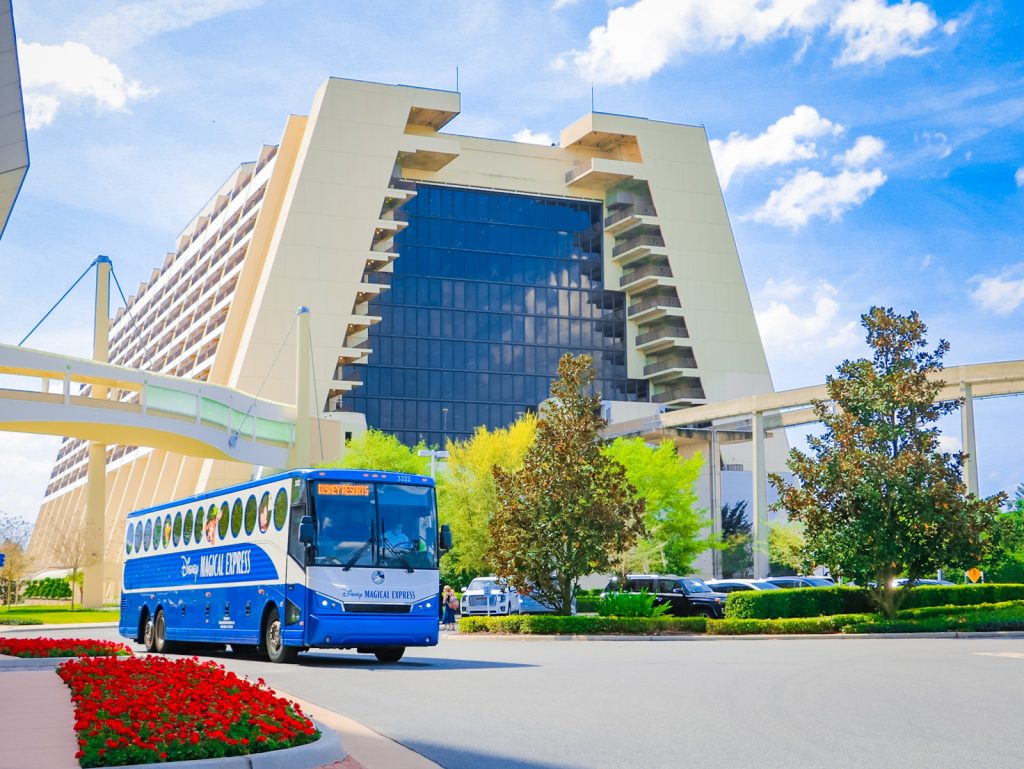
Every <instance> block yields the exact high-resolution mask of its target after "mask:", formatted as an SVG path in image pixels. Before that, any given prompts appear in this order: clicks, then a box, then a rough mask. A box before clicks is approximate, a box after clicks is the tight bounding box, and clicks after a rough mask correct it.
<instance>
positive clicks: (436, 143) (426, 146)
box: [396, 134, 462, 171]
mask: <svg viewBox="0 0 1024 769" xmlns="http://www.w3.org/2000/svg"><path fill="white" fill-rule="evenodd" d="M461 149H462V147H461V145H460V144H459V140H458V139H454V138H451V137H448V136H422V135H417V134H405V135H404V136H403V138H402V142H401V147H400V148H399V151H398V156H397V158H396V160H397V161H398V163H399V165H401V167H402V169H403V170H405V169H410V168H412V169H416V170H418V171H440V170H441V169H442V168H444V167H445V166H446V165H448V164H449V163H451V162H452V161H453V160H455V158H457V157H458V156H459V151H460V150H461Z"/></svg>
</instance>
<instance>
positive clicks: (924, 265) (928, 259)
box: [917, 254, 935, 272]
mask: <svg viewBox="0 0 1024 769" xmlns="http://www.w3.org/2000/svg"><path fill="white" fill-rule="evenodd" d="M934 261H935V255H934V254H925V255H924V259H922V260H921V266H920V267H918V268H917V271H918V272H924V271H925V270H927V269H928V268H929V267H931V266H932V262H934Z"/></svg>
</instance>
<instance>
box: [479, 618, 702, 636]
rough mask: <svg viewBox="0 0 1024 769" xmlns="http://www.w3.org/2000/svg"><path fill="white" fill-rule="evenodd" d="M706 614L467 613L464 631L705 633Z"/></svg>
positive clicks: (559, 633)
mask: <svg viewBox="0 0 1024 769" xmlns="http://www.w3.org/2000/svg"><path fill="white" fill-rule="evenodd" d="M713 622H714V621H712V622H708V620H707V619H706V618H705V617H581V616H579V615H577V616H575V617H563V616H558V615H554V614H538V615H519V616H517V615H512V616H511V617H463V618H462V619H460V620H459V630H460V631H461V632H463V633H510V634H517V635H665V634H668V633H703V632H704V631H705V628H706V627H707V626H708V625H710V624H713Z"/></svg>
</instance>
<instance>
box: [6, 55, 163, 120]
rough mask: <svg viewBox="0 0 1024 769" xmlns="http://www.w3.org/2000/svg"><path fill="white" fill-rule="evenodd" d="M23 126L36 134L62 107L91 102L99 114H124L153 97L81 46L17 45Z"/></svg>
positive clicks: (118, 70) (108, 61)
mask: <svg viewBox="0 0 1024 769" xmlns="http://www.w3.org/2000/svg"><path fill="white" fill-rule="evenodd" d="M18 57H19V59H20V63H21V82H22V87H23V89H24V93H25V123H26V125H27V127H28V129H29V130H30V131H31V130H35V129H38V128H42V127H43V126H47V125H49V124H50V123H52V122H53V121H54V119H55V118H56V117H57V113H58V112H59V111H60V108H61V107H62V106H63V105H65V104H67V103H69V102H71V103H75V104H78V103H92V104H93V105H95V106H96V107H98V108H100V109H101V110H111V111H123V110H125V109H127V105H128V103H129V102H130V101H133V100H135V99H141V98H145V97H147V96H150V95H152V94H153V93H154V91H153V90H150V89H146V88H143V87H142V85H141V84H140V83H139V82H138V81H136V80H129V79H127V78H126V77H125V76H124V73H122V72H121V69H120V68H119V67H118V66H117V65H116V64H114V63H113V62H112V61H110V60H109V59H107V58H105V57H103V56H100V55H98V54H96V53H94V52H93V51H92V49H90V48H89V47H88V46H87V45H85V44H83V43H76V42H73V41H68V42H66V43H62V44H61V45H43V44H41V43H25V42H24V41H19V43H18Z"/></svg>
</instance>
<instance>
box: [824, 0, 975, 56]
mask: <svg viewBox="0 0 1024 769" xmlns="http://www.w3.org/2000/svg"><path fill="white" fill-rule="evenodd" d="M938 26H939V20H938V19H937V18H936V16H935V13H934V12H933V11H932V9H931V8H930V7H929V6H928V5H927V4H926V3H921V2H907V1H906V0H904V2H900V3H897V4H895V5H889V4H888V2H883V0H853V1H852V2H848V3H844V4H843V6H842V9H841V10H840V11H839V14H838V15H837V16H836V18H835V20H834V21H833V22H832V26H831V31H832V34H834V35H840V36H842V38H843V40H844V42H845V43H846V47H845V48H844V49H843V52H842V53H841V54H840V56H839V59H838V60H837V61H836V63H837V64H839V65H844V64H865V63H867V62H872V61H874V62H878V63H879V64H884V63H885V62H887V61H890V60H892V59H897V58H899V57H901V56H921V55H923V54H926V53H928V52H929V51H930V50H931V49H930V48H926V47H922V46H921V42H922V41H923V40H924V39H925V38H926V37H928V36H929V35H931V33H932V32H933V31H934V30H935V28H936V27H938ZM944 31H945V33H946V34H947V35H949V34H952V33H953V32H955V31H956V26H955V25H954V26H952V27H948V25H947V28H946V29H944Z"/></svg>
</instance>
